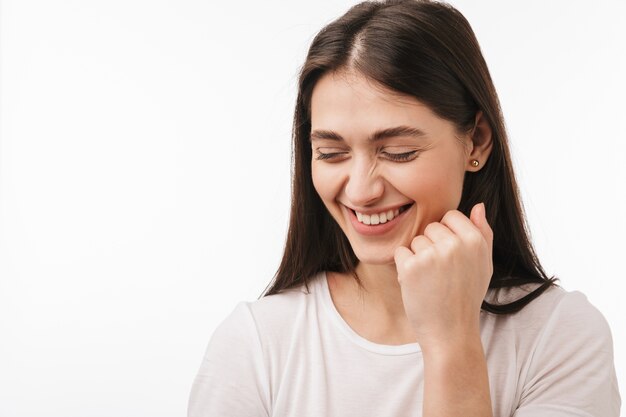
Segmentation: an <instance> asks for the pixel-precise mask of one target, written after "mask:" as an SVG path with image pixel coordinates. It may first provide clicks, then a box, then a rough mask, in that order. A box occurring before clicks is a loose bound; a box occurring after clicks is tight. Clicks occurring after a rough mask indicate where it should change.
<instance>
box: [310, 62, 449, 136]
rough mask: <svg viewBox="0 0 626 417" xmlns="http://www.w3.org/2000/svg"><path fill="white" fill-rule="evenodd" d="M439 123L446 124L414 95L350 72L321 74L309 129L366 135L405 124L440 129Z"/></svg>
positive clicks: (316, 87) (314, 92) (314, 93)
mask: <svg viewBox="0 0 626 417" xmlns="http://www.w3.org/2000/svg"><path fill="white" fill-rule="evenodd" d="M442 122H443V123H447V121H445V120H443V119H441V118H439V117H438V116H436V115H435V114H434V113H433V112H432V111H431V110H430V108H429V107H428V106H426V105H425V104H424V103H422V102H420V101H418V100H417V99H416V98H414V97H412V96H408V95H404V94H400V93H397V92H394V91H391V90H389V89H387V88H385V87H383V86H381V85H380V84H378V83H376V82H375V81H373V80H371V79H368V78H366V77H364V76H363V75H361V74H358V73H355V72H353V71H350V72H347V71H339V72H330V73H327V74H324V75H323V76H322V77H321V78H320V79H319V80H318V82H317V83H316V85H315V87H314V89H313V94H312V97H311V127H312V129H332V130H337V131H344V132H353V133H355V134H359V133H363V134H367V133H369V132H372V131H374V130H378V129H384V128H388V127H390V126H397V125H404V126H413V127H416V128H419V129H421V130H424V131H428V130H434V129H437V128H440V127H441V126H440V125H441V123H442ZM448 124H449V123H448Z"/></svg>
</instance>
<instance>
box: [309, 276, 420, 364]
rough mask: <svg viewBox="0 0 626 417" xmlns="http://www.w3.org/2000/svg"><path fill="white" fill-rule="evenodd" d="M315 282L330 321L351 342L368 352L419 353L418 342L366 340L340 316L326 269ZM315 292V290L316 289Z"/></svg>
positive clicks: (385, 353)
mask: <svg viewBox="0 0 626 417" xmlns="http://www.w3.org/2000/svg"><path fill="white" fill-rule="evenodd" d="M316 283H317V285H318V287H319V289H320V290H321V291H319V292H318V294H320V299H321V302H322V306H323V308H324V310H326V312H327V313H328V315H329V317H330V319H331V321H332V322H333V323H334V324H335V325H336V326H337V327H338V328H339V330H341V332H342V333H343V334H344V335H345V336H346V337H347V338H348V339H350V341H352V342H353V343H355V344H357V345H359V346H360V347H362V348H364V349H366V350H369V351H370V352H374V353H378V354H381V355H409V354H413V353H420V352H421V351H422V349H421V347H420V345H419V344H418V343H408V344H404V345H382V344H379V343H374V342H372V341H370V340H367V339H366V338H364V337H363V336H361V335H360V334H358V333H357V332H355V331H354V330H353V329H352V327H350V325H348V323H346V321H345V320H344V319H343V317H341V314H339V311H338V310H337V308H336V307H335V303H333V299H332V297H331V295H330V289H329V288H328V277H327V275H326V271H322V272H320V275H319V276H318V279H317V280H316ZM316 292H317V291H316Z"/></svg>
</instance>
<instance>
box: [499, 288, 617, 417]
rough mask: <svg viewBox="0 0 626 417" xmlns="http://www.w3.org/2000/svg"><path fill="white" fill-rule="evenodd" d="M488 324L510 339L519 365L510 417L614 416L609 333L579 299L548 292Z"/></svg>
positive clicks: (574, 295) (573, 294) (561, 292)
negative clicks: (514, 410) (514, 408)
mask: <svg viewBox="0 0 626 417" xmlns="http://www.w3.org/2000/svg"><path fill="white" fill-rule="evenodd" d="M520 291H522V292H525V291H526V292H527V291H528V288H526V289H522V290H520V289H517V290H513V291H512V292H517V294H516V296H519V295H520ZM509 295H513V294H509ZM521 295H523V294H521ZM494 320H501V322H502V323H505V327H506V328H507V329H508V331H509V332H511V333H510V334H513V335H514V340H515V346H516V352H517V354H518V358H517V359H518V361H520V365H521V369H520V374H519V376H520V382H522V386H521V391H520V393H519V405H518V409H517V413H516V415H520V416H522V415H524V416H526V415H528V416H530V415H533V416H534V415H548V414H550V413H551V414H550V415H555V416H556V415H558V416H561V415H571V414H570V413H572V412H577V413H578V412H580V411H584V412H586V413H587V414H585V415H602V416H617V415H619V406H620V403H621V400H620V396H619V392H618V389H617V379H616V373H615V366H614V357H613V340H612V336H611V330H610V328H609V325H608V323H607V321H606V319H605V318H604V316H603V315H602V313H601V312H600V311H599V310H598V309H597V308H596V307H595V306H594V305H593V304H592V303H591V302H590V301H589V300H588V299H587V297H586V296H585V294H583V293H582V292H579V291H566V290H565V289H563V288H561V287H551V288H549V289H548V290H546V291H545V292H544V293H543V294H541V295H540V296H539V297H537V298H536V299H535V300H533V301H531V302H530V303H529V304H528V305H527V306H526V307H524V308H523V309H522V310H521V311H520V312H518V313H515V314H512V315H510V316H508V317H507V316H504V317H502V318H498V319H494ZM522 410H523V411H522ZM577 415H578V414H577Z"/></svg>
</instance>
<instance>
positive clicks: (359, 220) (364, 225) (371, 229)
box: [344, 203, 413, 236]
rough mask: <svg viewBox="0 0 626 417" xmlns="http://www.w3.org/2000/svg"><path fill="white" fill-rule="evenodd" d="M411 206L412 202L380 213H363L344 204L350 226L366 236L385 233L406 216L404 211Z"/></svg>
mask: <svg viewBox="0 0 626 417" xmlns="http://www.w3.org/2000/svg"><path fill="white" fill-rule="evenodd" d="M412 207H413V203H411V204H406V205H404V206H402V207H399V208H396V209H392V210H386V211H381V212H380V213H370V214H365V213H361V212H358V211H355V210H352V209H351V208H349V207H346V206H344V208H345V211H346V212H347V214H348V217H349V219H350V223H352V227H353V228H354V229H355V230H356V231H357V232H358V233H360V234H363V235H368V236H373V235H381V234H384V233H387V232H388V231H390V230H391V229H393V228H394V227H395V226H396V225H397V224H398V223H400V222H401V221H402V219H403V218H404V217H406V214H405V213H406V212H407V211H408V210H409V209H411V208H412Z"/></svg>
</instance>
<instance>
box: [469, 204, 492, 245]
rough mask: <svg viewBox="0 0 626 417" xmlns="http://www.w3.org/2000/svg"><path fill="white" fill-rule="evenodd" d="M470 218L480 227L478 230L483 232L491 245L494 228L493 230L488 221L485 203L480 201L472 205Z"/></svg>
mask: <svg viewBox="0 0 626 417" xmlns="http://www.w3.org/2000/svg"><path fill="white" fill-rule="evenodd" d="M470 220H471V221H472V223H474V225H475V226H476V227H478V230H480V233H482V235H483V237H484V238H485V240H486V241H487V243H489V246H490V247H491V245H492V244H493V230H491V227H490V226H489V223H488V222H487V214H486V210H485V203H479V204H476V205H475V206H474V207H472V211H471V213H470Z"/></svg>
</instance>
